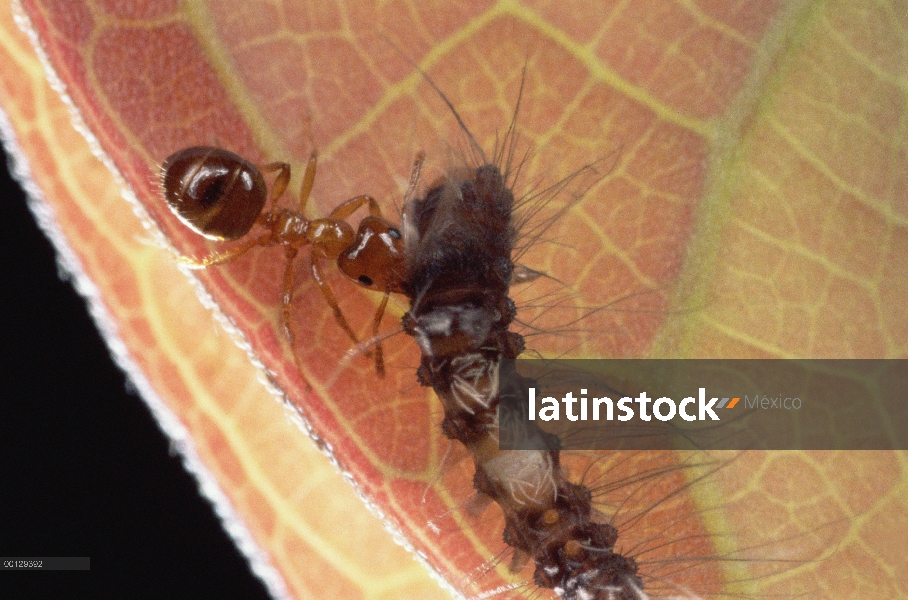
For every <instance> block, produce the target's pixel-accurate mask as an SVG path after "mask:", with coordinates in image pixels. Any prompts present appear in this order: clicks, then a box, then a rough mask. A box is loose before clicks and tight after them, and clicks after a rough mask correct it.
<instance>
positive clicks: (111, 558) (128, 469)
mask: <svg viewBox="0 0 908 600" xmlns="http://www.w3.org/2000/svg"><path fill="white" fill-rule="evenodd" d="M0 194H2V196H0V197H2V202H3V206H4V210H3V211H2V219H0V223H2V235H0V244H2V265H3V270H2V273H3V277H2V282H0V286H2V295H0V298H2V303H3V305H2V323H3V325H2V328H0V331H2V343H0V348H2V369H0V461H2V466H0V556H5V557H11V556H21V557H28V556H31V557H40V556H88V557H90V558H91V570H90V571H56V572H41V573H35V572H24V571H6V572H0V597H3V598H38V597H53V598H78V597H92V598H99V597H120V598H245V599H252V600H254V599H257V598H267V597H268V595H267V593H266V592H265V589H264V587H263V585H262V584H261V582H260V581H259V580H258V579H256V578H255V577H254V576H253V575H252V573H251V572H250V570H249V567H248V565H247V564H246V562H245V560H244V559H243V557H242V556H241V555H240V554H239V552H238V551H237V550H236V548H235V546H234V545H233V542H232V541H231V540H230V539H229V538H228V536H227V534H226V533H225V532H224V531H223V529H222V528H221V525H220V522H219V521H218V520H217V518H216V517H215V516H214V513H213V511H212V507H211V505H210V504H208V502H207V501H206V500H204V499H203V498H202V497H201V496H200V495H199V491H198V487H197V485H196V482H195V480H194V479H193V478H192V477H191V476H190V475H189V474H188V473H187V472H186V471H185V470H184V469H183V466H182V463H181V461H180V458H179V457H177V456H174V455H172V454H171V453H170V452H169V448H168V442H167V440H166V439H165V437H164V436H163V434H162V432H161V431H160V429H159V428H158V426H157V423H156V422H155V421H154V420H153V419H152V417H151V413H150V412H149V410H148V409H147V408H146V406H145V404H144V403H143V402H142V401H141V400H140V399H139V398H138V396H136V395H134V394H131V393H129V392H128V391H127V384H126V381H125V376H124V374H123V373H122V372H121V371H120V370H119V369H118V368H117V367H116V366H115V365H114V364H113V362H112V360H111V358H110V355H109V353H108V350H107V347H106V346H105V344H104V343H103V342H102V341H101V338H100V337H99V334H98V332H97V329H96V328H95V325H94V322H93V321H92V320H91V319H90V318H89V316H88V313H87V309H86V305H85V303H84V301H83V300H82V298H81V297H80V296H79V295H78V294H77V293H76V292H75V290H74V289H73V287H72V286H71V285H70V284H69V283H67V282H64V281H61V279H60V277H59V275H58V273H57V267H56V262H55V253H54V251H53V249H52V247H51V245H50V243H49V242H48V241H47V239H46V238H45V237H44V235H43V233H42V232H41V231H40V230H39V229H38V227H37V225H36V223H35V221H34V218H33V217H32V215H31V213H30V211H29V210H28V208H27V206H26V204H25V200H24V197H23V196H22V192H21V191H20V190H19V189H18V187H17V186H16V184H15V183H13V182H12V181H11V180H10V179H9V176H8V174H7V172H6V167H5V161H4V165H3V166H0Z"/></svg>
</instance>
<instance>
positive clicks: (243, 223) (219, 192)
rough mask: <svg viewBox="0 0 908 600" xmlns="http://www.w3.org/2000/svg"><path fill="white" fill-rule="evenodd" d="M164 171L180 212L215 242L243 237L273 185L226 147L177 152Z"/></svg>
mask: <svg viewBox="0 0 908 600" xmlns="http://www.w3.org/2000/svg"><path fill="white" fill-rule="evenodd" d="M161 170H162V173H163V175H162V188H163V189H164V197H165V198H166V200H167V204H168V205H169V206H170V208H171V210H173V212H174V214H176V215H177V217H179V219H180V220H181V221H182V222H183V223H185V224H186V226H188V227H189V228H190V229H192V230H193V231H195V232H196V233H198V234H200V235H203V236H205V237H207V238H208V239H212V240H237V239H239V238H241V237H243V236H244V235H246V234H247V233H249V230H250V229H252V226H253V225H254V224H255V222H256V220H257V219H258V218H259V215H260V214H261V213H262V209H263V208H264V207H265V202H266V200H267V199H268V186H267V185H266V184H265V178H264V177H262V173H261V171H259V169H258V168H257V167H256V166H255V165H253V164H252V163H250V162H249V161H247V160H246V159H244V158H243V157H241V156H238V155H236V154H234V153H233V152H228V151H227V150H223V149H221V148H213V147H210V146H192V147H190V148H184V149H183V150H180V151H178V152H175V153H174V154H171V155H170V156H169V157H168V158H167V160H165V161H164V164H163V165H162V166H161Z"/></svg>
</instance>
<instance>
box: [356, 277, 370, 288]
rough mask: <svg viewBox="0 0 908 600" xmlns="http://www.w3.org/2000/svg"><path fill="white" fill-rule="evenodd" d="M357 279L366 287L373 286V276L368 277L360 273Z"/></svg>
mask: <svg viewBox="0 0 908 600" xmlns="http://www.w3.org/2000/svg"><path fill="white" fill-rule="evenodd" d="M356 280H357V281H358V282H360V283H361V284H363V285H364V286H366V287H371V286H372V278H371V277H366V276H365V275H360V276H359V277H358V278H357V279H356Z"/></svg>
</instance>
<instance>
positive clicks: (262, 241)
mask: <svg viewBox="0 0 908 600" xmlns="http://www.w3.org/2000/svg"><path fill="white" fill-rule="evenodd" d="M270 243H271V234H270V233H268V234H265V235H262V236H259V237H257V238H253V239H251V240H247V241H245V242H243V243H242V244H240V245H239V246H234V247H233V248H230V249H228V250H224V251H223V252H216V253H214V254H210V255H208V256H206V257H205V258H203V259H201V260H196V259H194V258H190V257H188V256H177V262H178V263H180V264H183V265H186V266H188V267H189V268H190V269H207V268H208V267H210V266H212V265H219V264H222V263H225V262H230V261H231V260H234V259H237V258H239V257H240V256H242V255H244V254H246V253H247V252H249V251H250V250H252V249H253V248H255V247H256V246H267V245H269V244H270Z"/></svg>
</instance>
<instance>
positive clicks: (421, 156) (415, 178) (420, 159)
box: [374, 150, 426, 217]
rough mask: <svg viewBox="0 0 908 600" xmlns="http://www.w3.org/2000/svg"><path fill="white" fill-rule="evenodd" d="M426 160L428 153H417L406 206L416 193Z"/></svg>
mask: <svg viewBox="0 0 908 600" xmlns="http://www.w3.org/2000/svg"><path fill="white" fill-rule="evenodd" d="M425 160H426V153H425V152H423V151H422V150H420V151H419V152H417V153H416V158H415V159H414V160H413V170H412V171H410V183H409V184H408V185H407V191H406V192H404V204H406V203H407V202H408V201H409V200H410V198H412V197H413V193H414V192H415V191H416V185H417V184H418V183H419V176H420V175H421V174H422V164H423V163H424V162H425ZM374 216H376V217H380V216H381V215H374Z"/></svg>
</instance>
